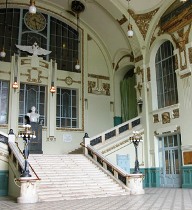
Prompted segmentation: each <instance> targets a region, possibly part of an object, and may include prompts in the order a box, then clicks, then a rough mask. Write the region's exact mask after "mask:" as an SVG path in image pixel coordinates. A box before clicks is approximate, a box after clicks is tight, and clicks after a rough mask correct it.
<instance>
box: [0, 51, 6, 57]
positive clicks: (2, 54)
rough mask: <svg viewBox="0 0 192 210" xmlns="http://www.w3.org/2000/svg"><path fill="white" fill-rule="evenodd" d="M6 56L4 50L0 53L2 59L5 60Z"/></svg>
mask: <svg viewBox="0 0 192 210" xmlns="http://www.w3.org/2000/svg"><path fill="white" fill-rule="evenodd" d="M5 56H6V52H5V50H4V49H3V50H2V51H1V52H0V57H2V58H4V57H5Z"/></svg>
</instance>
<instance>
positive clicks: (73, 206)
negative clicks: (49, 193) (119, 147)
mask: <svg viewBox="0 0 192 210" xmlns="http://www.w3.org/2000/svg"><path fill="white" fill-rule="evenodd" d="M55 209H57V210H58V209H59V210H133V209H134V210H149V209H151V210H168V209H169V210H192V189H178V188H177V189H175V188H171V189H170V188H146V189H145V194H144V195H136V196H135V195H134V196H133V195H131V196H117V197H113V196H112V197H105V198H104V197H103V198H92V199H76V200H65V201H55V202H42V203H36V204H18V203H16V201H15V200H14V199H11V198H9V197H0V210H55Z"/></svg>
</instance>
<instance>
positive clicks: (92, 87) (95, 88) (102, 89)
mask: <svg viewBox="0 0 192 210" xmlns="http://www.w3.org/2000/svg"><path fill="white" fill-rule="evenodd" d="M88 77H90V78H93V79H96V81H93V80H91V81H88V93H92V94H96V95H107V96H110V84H109V83H106V82H103V81H102V80H109V77H107V76H102V75H96V74H88Z"/></svg>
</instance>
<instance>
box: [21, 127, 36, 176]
mask: <svg viewBox="0 0 192 210" xmlns="http://www.w3.org/2000/svg"><path fill="white" fill-rule="evenodd" d="M23 127H24V131H19V135H18V137H19V138H22V139H23V140H24V150H23V155H24V159H25V160H24V169H23V171H22V174H21V177H31V174H30V172H29V163H28V157H29V143H30V139H32V138H36V136H35V132H33V131H32V130H31V125H29V124H25V125H23Z"/></svg>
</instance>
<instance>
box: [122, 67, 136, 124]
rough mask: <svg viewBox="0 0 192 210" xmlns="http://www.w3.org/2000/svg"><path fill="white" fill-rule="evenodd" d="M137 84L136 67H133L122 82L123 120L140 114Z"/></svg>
mask: <svg viewBox="0 0 192 210" xmlns="http://www.w3.org/2000/svg"><path fill="white" fill-rule="evenodd" d="M135 85H136V76H135V74H134V68H133V67H132V68H131V69H130V70H128V72H127V73H126V74H125V76H124V78H123V80H122V81H121V82H120V92H121V117H122V122H125V121H127V120H130V119H132V118H134V117H136V116H137V115H138V113H137V96H136V90H135Z"/></svg>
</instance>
